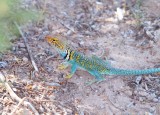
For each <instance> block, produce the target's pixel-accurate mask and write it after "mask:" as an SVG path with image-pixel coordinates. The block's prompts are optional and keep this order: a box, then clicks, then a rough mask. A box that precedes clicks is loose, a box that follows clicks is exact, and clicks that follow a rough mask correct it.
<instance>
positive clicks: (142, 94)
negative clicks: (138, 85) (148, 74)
mask: <svg viewBox="0 0 160 115" xmlns="http://www.w3.org/2000/svg"><path fill="white" fill-rule="evenodd" d="M139 95H141V96H144V97H146V96H148V95H149V94H148V93H147V92H146V91H140V92H139Z"/></svg>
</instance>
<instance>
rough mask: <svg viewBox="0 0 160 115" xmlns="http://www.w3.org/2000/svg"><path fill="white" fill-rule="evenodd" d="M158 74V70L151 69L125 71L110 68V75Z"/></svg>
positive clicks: (159, 69) (159, 70)
mask: <svg viewBox="0 0 160 115" xmlns="http://www.w3.org/2000/svg"><path fill="white" fill-rule="evenodd" d="M157 72H160V68H152V69H146V70H125V69H117V68H110V72H109V73H110V75H143V74H151V73H157Z"/></svg>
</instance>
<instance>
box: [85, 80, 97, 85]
mask: <svg viewBox="0 0 160 115" xmlns="http://www.w3.org/2000/svg"><path fill="white" fill-rule="evenodd" d="M95 82H97V80H96V79H94V80H91V81H87V82H86V83H85V84H86V85H87V86H89V85H92V84H93V83H95Z"/></svg>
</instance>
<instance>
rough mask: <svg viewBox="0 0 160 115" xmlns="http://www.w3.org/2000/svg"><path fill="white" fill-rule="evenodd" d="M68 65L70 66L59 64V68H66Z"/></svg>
mask: <svg viewBox="0 0 160 115" xmlns="http://www.w3.org/2000/svg"><path fill="white" fill-rule="evenodd" d="M67 67H68V65H64V64H60V65H59V66H58V69H60V70H62V69H66V68H67Z"/></svg>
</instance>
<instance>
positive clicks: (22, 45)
mask: <svg viewBox="0 0 160 115" xmlns="http://www.w3.org/2000/svg"><path fill="white" fill-rule="evenodd" d="M18 47H19V48H25V47H26V46H25V45H24V43H19V44H18Z"/></svg>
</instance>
